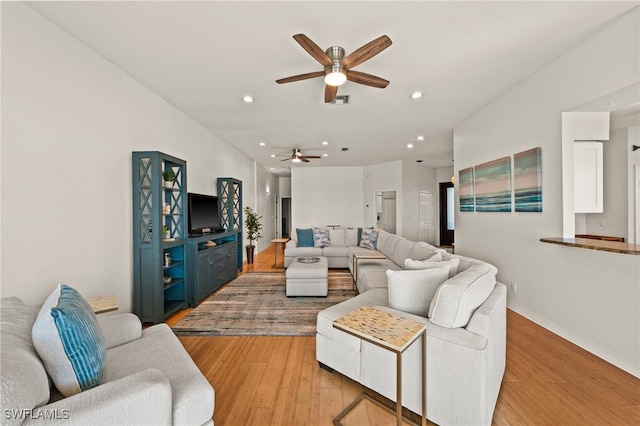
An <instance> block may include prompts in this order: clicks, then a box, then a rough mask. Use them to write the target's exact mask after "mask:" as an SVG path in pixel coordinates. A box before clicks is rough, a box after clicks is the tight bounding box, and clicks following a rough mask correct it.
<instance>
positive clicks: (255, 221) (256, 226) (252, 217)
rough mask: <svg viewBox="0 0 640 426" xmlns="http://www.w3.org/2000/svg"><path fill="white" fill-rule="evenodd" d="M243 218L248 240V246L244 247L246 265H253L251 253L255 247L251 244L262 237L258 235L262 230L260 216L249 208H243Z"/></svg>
mask: <svg viewBox="0 0 640 426" xmlns="http://www.w3.org/2000/svg"><path fill="white" fill-rule="evenodd" d="M244 217H245V219H244V224H245V226H246V227H247V239H248V240H249V245H248V246H246V249H247V263H253V252H254V251H255V248H256V246H254V245H253V242H254V241H258V240H259V239H260V238H262V235H261V234H260V231H261V230H262V224H261V223H260V219H262V216H260V215H259V214H257V213H256V212H254V211H253V209H252V208H251V207H245V208H244Z"/></svg>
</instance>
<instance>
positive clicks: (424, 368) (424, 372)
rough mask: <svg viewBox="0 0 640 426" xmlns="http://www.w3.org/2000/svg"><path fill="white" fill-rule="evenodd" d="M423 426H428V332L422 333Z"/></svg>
mask: <svg viewBox="0 0 640 426" xmlns="http://www.w3.org/2000/svg"><path fill="white" fill-rule="evenodd" d="M422 426H427V330H426V329H425V330H424V331H423V332H422Z"/></svg>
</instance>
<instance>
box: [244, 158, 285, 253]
mask: <svg viewBox="0 0 640 426" xmlns="http://www.w3.org/2000/svg"><path fill="white" fill-rule="evenodd" d="M254 164H255V167H256V182H257V183H256V187H257V188H256V205H252V206H251V208H253V209H254V210H255V211H256V213H258V214H259V215H261V216H262V220H261V221H260V222H261V223H262V232H260V233H261V234H262V238H261V239H260V240H258V242H257V243H256V250H257V251H258V252H260V251H261V250H264V249H265V248H267V247H269V245H271V240H272V239H273V238H275V235H276V199H277V198H278V195H279V194H278V192H279V184H278V177H277V176H275V175H274V174H273V173H271V172H269V171H268V170H267V169H265V168H264V166H262V165H260V164H258V163H254ZM246 205H247V204H245V206H246ZM244 235H245V236H246V232H245V233H244ZM245 243H246V244H248V243H249V241H248V240H246V241H245ZM245 256H246V254H245Z"/></svg>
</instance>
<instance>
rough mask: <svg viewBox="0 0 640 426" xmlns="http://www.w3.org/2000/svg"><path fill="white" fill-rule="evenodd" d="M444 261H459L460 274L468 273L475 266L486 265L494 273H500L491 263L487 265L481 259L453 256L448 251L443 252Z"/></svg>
mask: <svg viewBox="0 0 640 426" xmlns="http://www.w3.org/2000/svg"><path fill="white" fill-rule="evenodd" d="M442 259H443V260H451V259H458V262H459V263H458V273H460V272H463V271H466V270H467V269H469V268H470V267H472V266H474V265H484V266H487V267H489V268H491V269H493V271H494V273H496V274H497V273H498V268H496V267H495V266H493V265H492V264H490V263H487V262H485V261H482V260H480V259H474V258H473V257H466V256H460V255H457V254H451V253H449V252H447V251H443V252H442Z"/></svg>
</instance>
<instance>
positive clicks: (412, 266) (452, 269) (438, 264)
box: [404, 253, 460, 278]
mask: <svg viewBox="0 0 640 426" xmlns="http://www.w3.org/2000/svg"><path fill="white" fill-rule="evenodd" d="M438 257H439V258H440V259H442V255H441V254H440V253H436V255H435V257H432V258H429V259H427V260H413V259H405V260H404V269H407V270H418V269H433V268H442V267H444V266H446V267H447V268H448V269H449V278H452V277H453V276H455V275H457V274H458V265H459V264H460V259H455V258H454V259H450V260H444V261H443V260H437V258H438ZM432 259H433V260H432Z"/></svg>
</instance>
